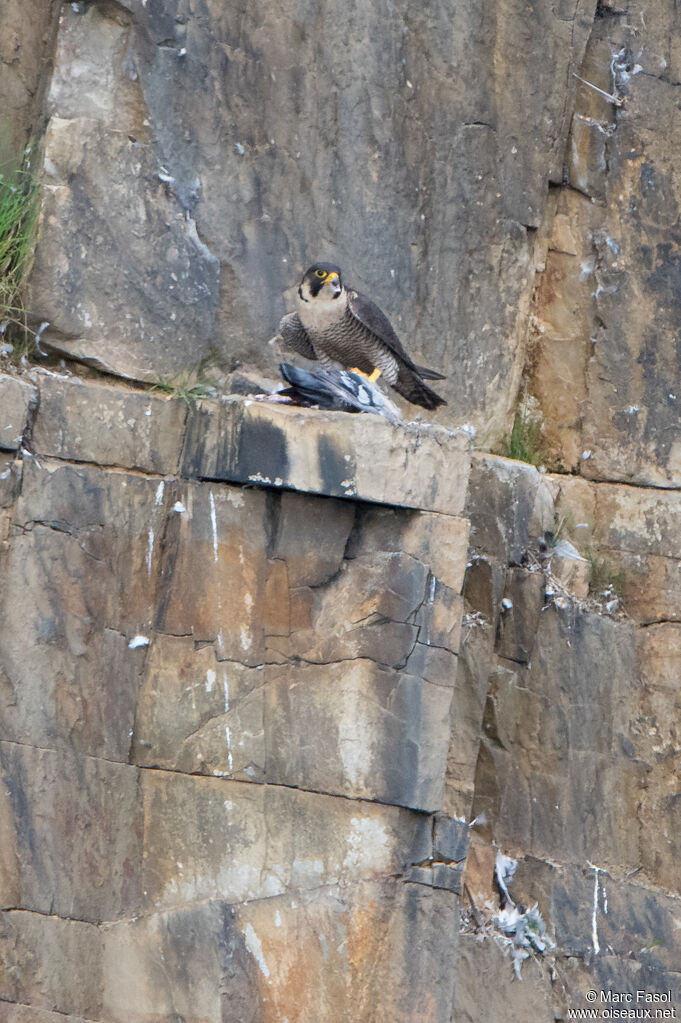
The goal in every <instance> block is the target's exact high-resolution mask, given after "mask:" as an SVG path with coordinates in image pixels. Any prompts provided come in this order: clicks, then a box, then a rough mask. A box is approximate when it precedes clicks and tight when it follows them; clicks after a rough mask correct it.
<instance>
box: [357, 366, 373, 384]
mask: <svg viewBox="0 0 681 1023" xmlns="http://www.w3.org/2000/svg"><path fill="white" fill-rule="evenodd" d="M350 372H351V373H359V375H360V376H361V377H366V378H367V380H370V381H371V383H372V384H375V383H376V381H377V380H378V378H379V377H380V375H381V371H380V369H378V368H376V369H375V370H374V371H373V373H363V372H362V370H361V369H358V368H357V366H351V367H350Z"/></svg>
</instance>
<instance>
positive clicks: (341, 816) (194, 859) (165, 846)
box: [141, 771, 422, 912]
mask: <svg viewBox="0 0 681 1023" xmlns="http://www.w3.org/2000/svg"><path fill="white" fill-rule="evenodd" d="M141 782H142V793H143V800H144V867H143V882H144V893H145V894H144V904H145V909H146V911H147V912H152V911H155V910H160V909H168V908H171V907H176V906H184V905H187V904H188V903H192V902H196V901H199V900H204V899H217V898H219V899H224V900H226V901H228V902H233V903H237V902H244V901H246V900H250V899H264V898H269V897H270V896H272V895H281V894H283V893H285V892H287V891H293V890H296V891H297V890H299V889H302V890H312V889H316V888H318V887H319V886H320V885H328V884H338V883H341V884H343V883H348V882H351V881H358V880H369V879H372V878H377V877H381V876H384V875H388V874H399V873H401V872H402V870H403V868H404V866H405V864H406V863H407V862H409V861H410V859H411V850H412V847H415V848H416V849H420V848H421V846H422V837H421V829H422V820H421V818H420V816H419V815H418V814H415V813H411V812H409V811H407V810H402V809H400V808H398V807H386V806H378V805H376V804H371V803H363V804H361V806H360V805H357V804H356V803H355V802H354V801H352V800H338V799H334V798H332V797H330V796H324V795H318V794H316V793H309V792H300V791H297V790H296V789H289V788H285V787H281V786H278V785H272V786H264V785H242V784H240V783H239V782H232V781H225V780H223V779H214V778H196V777H191V776H187V775H178V774H174V773H172V772H160V771H159V772H157V771H145V772H143V774H142V779H141Z"/></svg>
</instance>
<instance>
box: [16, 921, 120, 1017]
mask: <svg viewBox="0 0 681 1023" xmlns="http://www.w3.org/2000/svg"><path fill="white" fill-rule="evenodd" d="M102 948H103V936H102V932H101V931H100V930H99V928H98V927H96V926H94V925H93V924H91V923H82V922H81V921H79V920H65V919H60V918H59V917H58V916H53V915H43V914H41V913H31V912H27V911H25V910H22V911H18V910H14V911H12V912H6V913H3V914H2V915H1V916H0V998H1V999H2V1000H3V1004H2V1005H1V1006H0V1019H2V1018H3V1017H2V1009H7V1008H8V1007H7V1006H6V1005H4V1001H5V1000H6V1001H8V1002H10V1001H11V1002H26V1003H27V1005H26V1006H23V1007H19V1006H17V1007H16V1010H15V1011H16V1015H13V1014H9V1015H8V1016H6V1017H5V1019H6V1020H7V1023H10V1021H16V1023H19V1021H22V1023H23V1021H25V1023H53V1020H57V1019H62V1020H63V1015H61V1014H62V1013H67V1014H69V1015H74V1016H80V1015H82V1016H85V1017H87V1018H89V1019H101V1018H102V1017H101V1011H102V1001H103V977H102ZM21 1008H23V1010H24V1012H28V1013H31V1015H22V1013H21V1011H20V1009H21ZM50 1010H55V1014H54V1015H53V1013H52V1011H50ZM32 1013H35V1015H32ZM57 1013H58V1014H59V1015H56V1014H57Z"/></svg>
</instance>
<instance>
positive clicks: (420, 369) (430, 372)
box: [414, 366, 447, 380]
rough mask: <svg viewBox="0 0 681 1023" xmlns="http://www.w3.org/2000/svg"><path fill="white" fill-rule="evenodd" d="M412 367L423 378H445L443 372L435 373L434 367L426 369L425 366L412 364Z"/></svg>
mask: <svg viewBox="0 0 681 1023" xmlns="http://www.w3.org/2000/svg"><path fill="white" fill-rule="evenodd" d="M414 369H415V370H416V372H417V373H418V375H419V376H420V377H423V379H424V380H446V379H447V377H446V376H445V375H444V373H437V372H436V371H435V370H434V369H427V368H426V367H425V366H414Z"/></svg>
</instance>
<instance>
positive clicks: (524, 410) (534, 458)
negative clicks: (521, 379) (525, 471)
mask: <svg viewBox="0 0 681 1023" xmlns="http://www.w3.org/2000/svg"><path fill="white" fill-rule="evenodd" d="M502 454H503V455H505V456H506V458H514V459H515V460H516V461H517V462H527V463H528V465H534V466H535V467H537V468H538V467H539V466H540V465H544V464H545V463H546V462H547V460H548V457H549V452H548V449H547V447H546V444H545V442H544V436H543V434H542V421H541V416H540V415H539V413H538V411H537V409H536V408H535V407H533V403H532V400H531V399H525V400H522V401H521V402H520V403H519V405H518V408H517V409H516V414H515V418H514V420H513V426H512V428H511V432H510V434H506V436H505V437H504V439H503V441H502Z"/></svg>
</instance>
